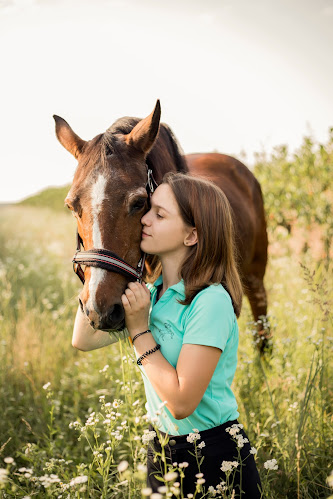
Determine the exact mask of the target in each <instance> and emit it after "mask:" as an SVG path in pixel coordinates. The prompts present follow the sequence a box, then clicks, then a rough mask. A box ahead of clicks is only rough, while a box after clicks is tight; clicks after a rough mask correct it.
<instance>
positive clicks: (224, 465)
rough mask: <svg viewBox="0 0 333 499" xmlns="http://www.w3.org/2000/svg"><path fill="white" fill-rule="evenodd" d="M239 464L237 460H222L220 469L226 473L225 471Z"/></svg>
mask: <svg viewBox="0 0 333 499" xmlns="http://www.w3.org/2000/svg"><path fill="white" fill-rule="evenodd" d="M238 465H239V462H238V461H222V465H221V470H222V471H224V473H226V472H227V471H232V470H233V469H234V468H237V466H238Z"/></svg>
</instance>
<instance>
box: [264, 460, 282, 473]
mask: <svg viewBox="0 0 333 499" xmlns="http://www.w3.org/2000/svg"><path fill="white" fill-rule="evenodd" d="M278 467H279V466H278V464H277V460H276V459H269V460H268V461H266V462H265V463H264V468H266V470H277V469H278Z"/></svg>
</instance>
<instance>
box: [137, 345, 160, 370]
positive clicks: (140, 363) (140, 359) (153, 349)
mask: <svg viewBox="0 0 333 499" xmlns="http://www.w3.org/2000/svg"><path fill="white" fill-rule="evenodd" d="M160 348H161V345H159V344H158V343H157V345H156V347H154V348H152V349H151V350H148V351H147V352H145V353H144V354H143V355H141V357H139V358H138V360H137V361H136V363H137V364H138V366H142V360H143V359H145V358H146V357H148V355H150V354H151V353H154V352H156V351H157V350H159V349H160Z"/></svg>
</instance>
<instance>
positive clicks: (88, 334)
mask: <svg viewBox="0 0 333 499" xmlns="http://www.w3.org/2000/svg"><path fill="white" fill-rule="evenodd" d="M116 341H118V338H117V336H116V335H113V336H112V337H111V335H110V334H109V333H108V332H107V331H101V330H100V329H97V330H96V329H94V328H92V327H91V326H90V325H89V323H88V321H87V319H86V318H85V316H84V314H83V313H82V311H81V308H80V307H78V310H77V313H76V317H75V323H74V329H73V337H72V345H73V347H75V348H77V349H78V350H82V351H84V352H86V351H89V350H96V349H97V348H102V347H105V346H107V345H110V344H111V343H115V342H116Z"/></svg>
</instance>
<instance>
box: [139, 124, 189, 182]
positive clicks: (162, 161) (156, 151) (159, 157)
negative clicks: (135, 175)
mask: <svg viewBox="0 0 333 499" xmlns="http://www.w3.org/2000/svg"><path fill="white" fill-rule="evenodd" d="M183 160H184V162H185V166H184V165H181V166H180V164H179V163H180V162H181V161H183ZM147 162H148V165H149V166H150V167H151V169H152V171H153V175H154V178H155V180H156V182H157V183H158V184H159V183H160V182H161V181H162V179H163V176H164V175H165V174H166V173H168V172H177V171H179V169H180V168H182V170H184V169H187V167H186V159H185V157H184V156H181V157H179V156H178V146H177V144H176V143H174V141H173V138H172V137H171V136H170V135H169V132H168V130H167V129H164V128H163V124H162V125H161V128H160V133H159V136H158V138H157V140H156V142H155V144H154V146H153V148H152V150H151V151H150V153H149V154H148V157H147Z"/></svg>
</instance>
